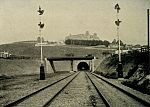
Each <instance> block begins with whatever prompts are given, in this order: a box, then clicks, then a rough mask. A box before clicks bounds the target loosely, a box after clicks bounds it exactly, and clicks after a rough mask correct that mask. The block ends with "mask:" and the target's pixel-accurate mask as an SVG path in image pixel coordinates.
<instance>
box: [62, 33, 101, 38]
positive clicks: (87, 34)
mask: <svg viewBox="0 0 150 107" xmlns="http://www.w3.org/2000/svg"><path fill="white" fill-rule="evenodd" d="M68 39H70V40H100V39H99V37H98V36H97V34H96V33H94V34H93V35H91V34H90V33H89V31H86V32H85V34H77V35H71V34H70V35H69V36H67V37H66V38H65V40H68Z"/></svg>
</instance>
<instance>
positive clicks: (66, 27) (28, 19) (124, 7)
mask: <svg viewBox="0 0 150 107" xmlns="http://www.w3.org/2000/svg"><path fill="white" fill-rule="evenodd" d="M117 3H118V4H119V5H120V8H121V10H120V12H119V19H120V20H121V21H122V22H121V24H120V26H119V35H120V38H121V40H122V41H123V42H124V43H126V44H141V45H145V44H147V9H148V8H149V9H150V0H0V44H5V43H11V42H16V41H26V40H36V39H37V37H38V36H39V32H38V29H39V28H38V23H39V15H38V12H37V10H38V7H39V5H40V6H41V8H42V9H44V10H45V12H44V14H43V15H42V22H44V23H45V27H44V28H43V30H42V36H43V37H44V39H45V40H48V41H58V40H64V39H65V37H66V36H68V35H69V34H83V33H85V32H86V31H89V32H90V33H91V34H93V33H97V35H98V37H99V38H100V39H101V40H108V41H110V42H111V41H112V40H113V39H117V35H116V34H117V32H116V25H115V23H114V22H115V20H117V18H116V10H115V9H114V6H115V4H117Z"/></svg>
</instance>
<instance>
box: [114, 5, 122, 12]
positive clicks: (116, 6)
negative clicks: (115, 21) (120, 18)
mask: <svg viewBox="0 0 150 107" xmlns="http://www.w3.org/2000/svg"><path fill="white" fill-rule="evenodd" d="M115 9H117V13H119V10H120V9H121V8H120V7H119V4H118V3H117V4H116V5H115Z"/></svg>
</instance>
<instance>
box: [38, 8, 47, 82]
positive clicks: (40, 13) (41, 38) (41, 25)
mask: <svg viewBox="0 0 150 107" xmlns="http://www.w3.org/2000/svg"><path fill="white" fill-rule="evenodd" d="M37 12H38V13H39V24H38V26H39V36H40V51H41V58H40V59H41V65H40V80H45V72H44V61H43V46H42V45H43V37H42V29H43V28H44V23H42V21H41V16H42V15H43V13H44V10H42V9H41V7H40V6H39V9H38V11H37Z"/></svg>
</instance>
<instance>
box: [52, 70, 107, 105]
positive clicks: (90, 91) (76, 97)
mask: <svg viewBox="0 0 150 107" xmlns="http://www.w3.org/2000/svg"><path fill="white" fill-rule="evenodd" d="M94 104H96V106H95V107H105V105H104V104H103V101H102V100H101V98H100V97H99V95H98V94H97V92H96V90H95V88H94V86H93V85H92V83H91V82H90V80H89V79H88V78H87V76H86V74H85V72H80V74H79V75H78V76H77V78H75V79H74V80H73V81H72V82H71V83H70V84H69V85H68V86H67V87H66V88H65V89H64V90H63V91H62V93H60V94H59V95H58V96H57V97H56V99H55V100H54V101H53V102H52V103H51V105H50V107H93V106H94Z"/></svg>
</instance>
